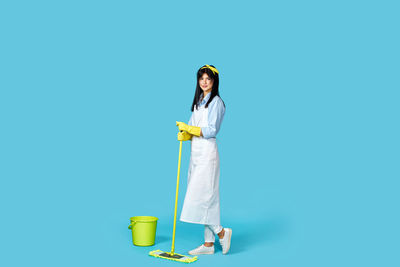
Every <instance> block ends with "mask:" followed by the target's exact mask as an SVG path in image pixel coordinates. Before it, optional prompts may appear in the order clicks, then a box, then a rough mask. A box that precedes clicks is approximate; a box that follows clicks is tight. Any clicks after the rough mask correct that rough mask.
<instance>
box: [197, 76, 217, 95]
mask: <svg viewBox="0 0 400 267" xmlns="http://www.w3.org/2000/svg"><path fill="white" fill-rule="evenodd" d="M213 84H214V81H213V80H212V79H211V78H210V77H209V76H208V75H207V73H203V76H201V77H200V79H199V85H200V88H201V89H202V90H203V92H207V93H208V92H210V91H211V89H212V86H213Z"/></svg>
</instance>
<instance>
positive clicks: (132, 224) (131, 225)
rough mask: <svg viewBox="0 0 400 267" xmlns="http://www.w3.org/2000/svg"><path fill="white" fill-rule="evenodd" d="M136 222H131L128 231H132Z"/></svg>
mask: <svg viewBox="0 0 400 267" xmlns="http://www.w3.org/2000/svg"><path fill="white" fill-rule="evenodd" d="M135 223H136V222H131V224H130V225H129V226H128V229H132V227H133V226H134V225H135Z"/></svg>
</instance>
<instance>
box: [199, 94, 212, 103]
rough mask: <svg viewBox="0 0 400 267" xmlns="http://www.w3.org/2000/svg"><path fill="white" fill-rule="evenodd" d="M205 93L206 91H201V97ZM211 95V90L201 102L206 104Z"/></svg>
mask: <svg viewBox="0 0 400 267" xmlns="http://www.w3.org/2000/svg"><path fill="white" fill-rule="evenodd" d="M203 94H204V92H203V93H201V95H200V99H201V98H202V97H203ZM210 96H211V92H209V93H208V94H207V95H206V97H205V98H204V99H203V100H202V101H201V102H200V104H205V103H207V101H208V99H210Z"/></svg>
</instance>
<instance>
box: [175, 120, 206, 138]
mask: <svg viewBox="0 0 400 267" xmlns="http://www.w3.org/2000/svg"><path fill="white" fill-rule="evenodd" d="M176 126H178V127H179V131H186V132H188V133H190V134H191V135H195V136H200V133H201V128H200V127H197V126H189V125H187V124H186V123H184V122H181V121H177V122H176Z"/></svg>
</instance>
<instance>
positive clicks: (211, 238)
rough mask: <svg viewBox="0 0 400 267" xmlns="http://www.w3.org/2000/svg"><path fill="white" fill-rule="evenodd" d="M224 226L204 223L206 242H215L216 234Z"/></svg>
mask: <svg viewBox="0 0 400 267" xmlns="http://www.w3.org/2000/svg"><path fill="white" fill-rule="evenodd" d="M222 229H223V227H222V226H221V225H209V224H205V225H204V242H215V235H217V234H218V233H219V232H221V231H222Z"/></svg>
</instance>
